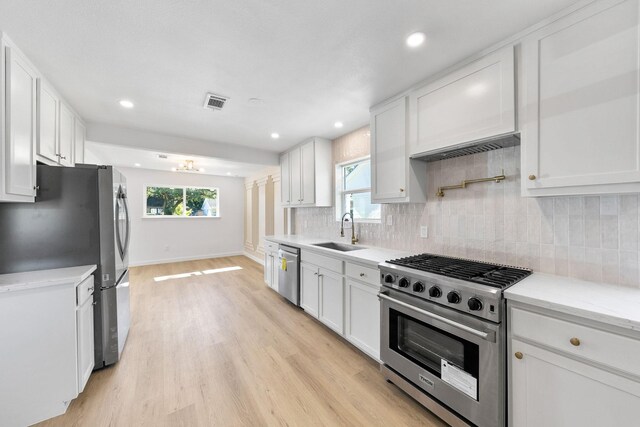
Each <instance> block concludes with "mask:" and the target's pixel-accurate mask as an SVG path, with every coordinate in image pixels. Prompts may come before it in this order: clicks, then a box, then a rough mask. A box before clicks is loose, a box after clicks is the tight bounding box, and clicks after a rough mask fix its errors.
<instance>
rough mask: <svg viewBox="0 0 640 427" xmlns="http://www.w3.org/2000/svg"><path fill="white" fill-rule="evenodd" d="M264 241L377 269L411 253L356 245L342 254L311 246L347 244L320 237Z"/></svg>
mask: <svg viewBox="0 0 640 427" xmlns="http://www.w3.org/2000/svg"><path fill="white" fill-rule="evenodd" d="M265 240H268V241H270V242H275V243H283V244H285V245H291V246H294V247H297V248H300V249H305V250H310V251H313V252H317V253H319V254H323V255H327V256H332V257H334V258H340V259H343V260H345V261H353V262H357V263H360V264H366V265H368V266H370V267H372V268H378V264H379V263H381V262H383V261H387V260H390V259H396V258H402V257H405V256H410V255H411V253H409V252H403V251H398V250H394V249H385V248H379V247H375V246H365V245H356V246H357V247H359V248H362V249H358V250H357V251H349V252H342V251H336V250H334V249H327V248H322V247H319V246H313V244H314V243H326V242H336V243H341V244H349V242H348V241H347V242H345V241H343V240H339V239H327V238H321V237H306V236H304V235H297V234H292V235H276V236H267V237H265Z"/></svg>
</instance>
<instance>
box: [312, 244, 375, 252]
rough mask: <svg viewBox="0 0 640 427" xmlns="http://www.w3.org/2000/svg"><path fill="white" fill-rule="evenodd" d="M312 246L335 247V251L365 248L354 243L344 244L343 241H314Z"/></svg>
mask: <svg viewBox="0 0 640 427" xmlns="http://www.w3.org/2000/svg"><path fill="white" fill-rule="evenodd" d="M311 246H319V247H321V248H327V249H333V250H334V251H340V252H350V251H358V250H360V249H364V248H362V247H358V246H353V245H344V244H342V243H336V242H323V243H312V244H311Z"/></svg>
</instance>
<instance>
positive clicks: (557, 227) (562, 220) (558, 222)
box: [553, 215, 569, 246]
mask: <svg viewBox="0 0 640 427" xmlns="http://www.w3.org/2000/svg"><path fill="white" fill-rule="evenodd" d="M553 235H554V243H555V244H556V245H559V246H567V245H569V216H568V215H556V216H555V217H554V218H553Z"/></svg>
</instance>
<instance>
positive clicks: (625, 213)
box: [294, 130, 640, 287]
mask: <svg viewBox="0 0 640 427" xmlns="http://www.w3.org/2000/svg"><path fill="white" fill-rule="evenodd" d="M360 132H362V133H364V132H363V131H362V130H360ZM361 151H362V150H358V155H362V152H361ZM347 152H348V150H347V149H345V148H344V147H341V151H340V153H341V155H340V160H341V161H343V160H345V158H347V157H348V155H347V154H345V153H347ZM519 166H520V147H510V148H505V149H501V150H495V151H490V152H488V153H482V154H476V155H472V156H465V157H458V158H455V159H448V160H443V161H440V162H433V163H429V165H428V167H427V170H428V172H427V176H426V177H425V179H426V180H427V188H428V192H429V194H428V197H427V198H428V200H427V203H422V204H388V205H383V206H382V217H383V218H386V217H387V215H392V216H393V225H391V226H387V225H386V224H370V223H369V224H367V223H360V224H358V222H357V221H356V232H357V234H358V235H359V238H360V242H361V243H362V244H365V245H374V246H382V247H388V248H391V249H401V250H406V251H410V252H416V253H419V252H433V253H439V254H443V255H451V256H460V257H466V258H474V259H480V260H486V261H491V262H498V263H506V264H513V265H518V266H522V267H528V268H532V269H533V270H535V271H540V272H545V273H551V274H557V275H561V276H571V277H576V278H581V279H586V280H593V281H604V282H608V283H613V284H621V285H626V286H635V287H640V278H639V275H640V269H639V265H638V263H639V252H638V248H639V238H640V237H639V227H640V218H639V214H638V210H639V209H638V208H639V206H638V205H639V203H640V201H639V199H638V195H635V194H634V195H622V196H617V195H603V196H583V197H541V198H523V197H521V196H520V175H519V169H520V167H519ZM503 169H504V173H505V175H506V176H507V179H506V181H503V182H501V183H493V182H488V183H482V184H474V185H471V186H469V187H468V188H467V189H463V190H449V191H446V192H445V196H444V197H443V198H438V197H436V196H435V192H436V189H437V187H438V186H441V185H450V184H457V183H458V182H459V181H460V180H463V179H465V178H466V179H469V178H480V177H484V176H492V175H496V174H499V173H501V171H502V170H503ZM294 211H295V213H294V218H295V222H294V224H295V232H296V234H305V235H311V236H314V237H325V238H327V239H332V240H334V239H339V228H340V224H339V222H337V221H336V220H335V214H334V209H333V208H298V209H295V210H294ZM304 224H306V226H304ZM421 225H427V226H428V227H429V237H428V238H426V239H423V238H421V237H420V226H421ZM346 239H347V238H346V237H345V240H346Z"/></svg>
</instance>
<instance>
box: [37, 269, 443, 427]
mask: <svg viewBox="0 0 640 427" xmlns="http://www.w3.org/2000/svg"><path fill="white" fill-rule="evenodd" d="M233 266H239V267H242V270H237V271H228V272H220V273H214V274H202V275H200V276H193V277H189V278H179V279H172V280H166V281H161V282H155V281H154V277H157V276H165V275H171V274H179V273H188V272H196V271H198V272H202V271H204V270H210V269H217V268H222V267H233ZM131 312H132V313H131V314H132V326H131V331H130V333H129V338H128V341H127V345H126V347H125V350H124V353H123V357H122V359H121V361H120V362H119V363H117V364H116V365H115V366H113V367H110V368H107V369H102V370H100V371H96V372H94V373H93V375H92V376H91V378H90V380H89V383H88V385H87V387H86V389H85V391H84V392H83V393H82V394H81V395H80V396H79V397H78V398H77V399H76V400H74V401H73V402H72V403H71V405H70V406H69V409H68V411H67V413H66V414H65V415H63V416H60V417H57V418H54V419H51V420H49V421H47V422H45V423H42V424H41V425H44V426H91V427H94V426H154V427H156V426H211V425H216V426H234V425H247V426H263V425H282V426H287V425H288V426H307V425H327V426H334V425H363V426H372V425H384V426H400V425H422V426H444V424H443V423H442V422H441V421H440V420H439V419H438V418H436V417H435V416H433V415H432V414H431V413H430V412H428V411H427V410H425V409H424V408H422V407H421V406H420V405H419V404H417V403H415V402H414V401H413V400H412V399H411V398H409V397H408V396H406V395H405V394H403V393H402V392H401V391H399V390H398V389H397V388H396V387H395V386H393V385H392V384H388V383H386V382H385V381H384V379H383V378H382V376H381V374H380V372H379V370H378V365H377V363H375V362H373V361H372V360H371V359H369V358H368V357H367V356H365V355H363V354H362V353H360V352H359V351H358V350H356V349H355V348H354V347H352V346H351V345H350V344H349V343H347V342H346V341H344V340H343V339H341V338H339V337H338V336H337V335H336V334H334V333H333V332H331V331H330V330H329V329H327V328H325V327H324V326H323V325H321V324H320V323H318V322H317V321H316V320H315V319H312V318H311V317H309V316H307V315H306V314H305V313H304V312H303V311H302V310H300V309H298V308H296V307H294V306H292V305H291V304H288V303H286V302H285V300H283V299H282V298H281V297H280V296H279V295H278V294H277V293H275V292H273V291H272V290H270V289H269V288H268V287H267V286H266V285H265V284H264V283H263V280H262V267H261V266H260V265H258V264H256V263H255V262H253V261H251V260H249V259H248V258H245V257H230V258H219V259H211V260H204V261H193V262H182V263H174V264H164V265H156V266H147V267H139V268H133V269H132V270H131Z"/></svg>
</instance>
